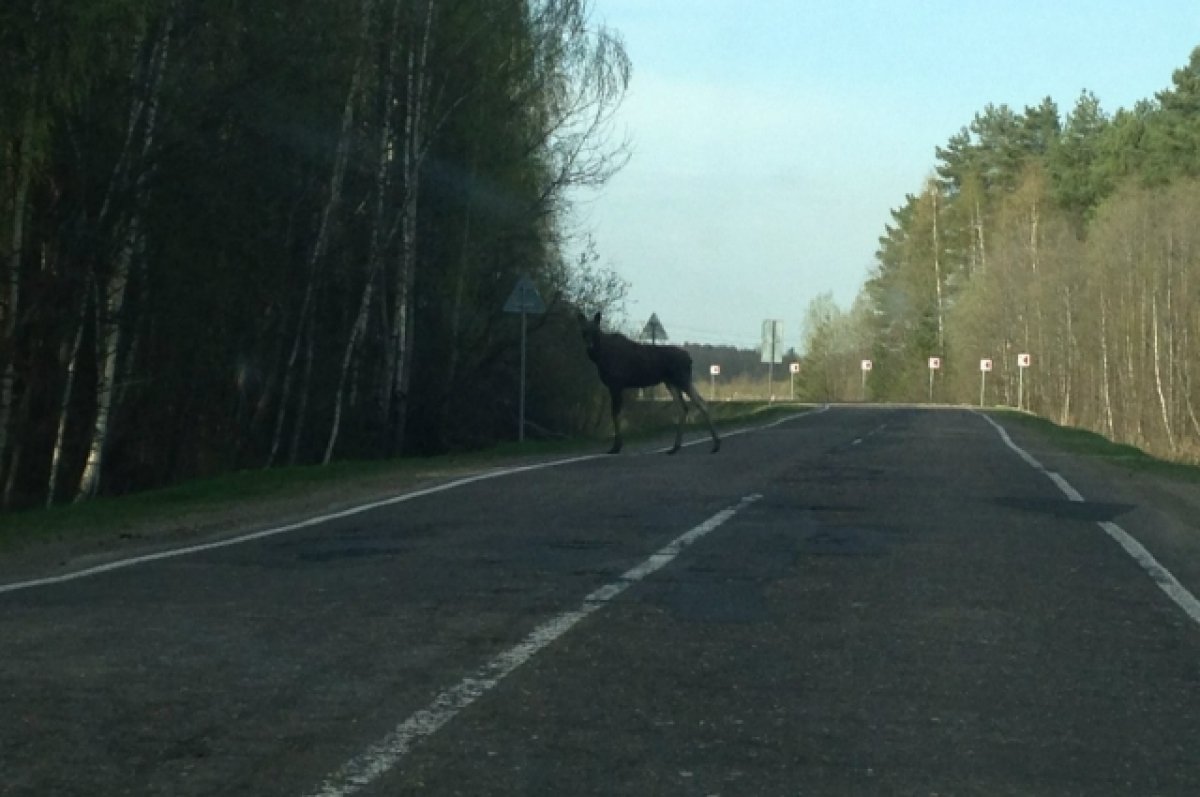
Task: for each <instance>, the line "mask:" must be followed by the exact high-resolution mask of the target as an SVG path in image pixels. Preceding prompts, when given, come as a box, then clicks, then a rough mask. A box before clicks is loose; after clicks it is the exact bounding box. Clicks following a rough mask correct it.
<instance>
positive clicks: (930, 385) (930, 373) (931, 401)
mask: <svg viewBox="0 0 1200 797" xmlns="http://www.w3.org/2000/svg"><path fill="white" fill-rule="evenodd" d="M929 403H930V404H932V403H933V369H932V368H930V369H929Z"/></svg>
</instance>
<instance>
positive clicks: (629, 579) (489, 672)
mask: <svg viewBox="0 0 1200 797" xmlns="http://www.w3.org/2000/svg"><path fill="white" fill-rule="evenodd" d="M761 497H762V496H761V495H758V494H754V495H748V496H746V497H745V498H743V499H742V500H741V501H739V502H738V503H737V504H735V505H733V506H731V507H728V508H726V509H722V510H721V511H720V512H718V513H716V514H715V515H713V516H712V517H710V518H709V519H708V520H706V521H704V522H703V523H701V524H700V525H698V526H695V527H693V528H691V529H689V530H688V531H686V532H684V533H683V534H681V535H679V536H678V537H676V538H675V539H674V540H672V541H671V542H670V543H668V544H667V545H666V546H664V547H663V548H660V549H659V550H658V551H656V552H655V553H653V554H651V555H650V556H649V557H647V558H646V559H645V560H644V561H643V562H642V563H641V564H639V565H636V566H635V567H632V568H630V569H629V570H626V571H625V572H624V573H623V574H622V575H621V576H620V577H619V578H618V579H617V580H616V581H613V582H610V583H609V584H606V585H605V586H603V587H600V588H599V589H597V590H593V591H592V592H591V593H589V594H588V595H587V596H586V597H584V599H583V602H582V603H581V604H580V606H579V607H578V608H576V609H571V610H569V611H565V612H562V613H561V614H558V615H556V616H554V617H552V618H551V619H549V620H547V621H546V622H544V623H542V624H541V625H539V626H538V627H537V628H535V629H534V630H533V631H532V632H531V633H530V634H529V635H528V636H527V637H525V639H524V640H522V641H521V642H519V643H517V644H516V645H514V646H513V647H511V648H508V649H507V650H505V651H503V652H502V653H500V654H498V655H497V656H495V657H494V658H493V659H491V660H490V661H488V662H487V663H486V664H484V665H483V666H482V667H480V668H479V669H478V670H476V671H475V672H474V673H472V674H471V675H469V676H467V677H466V678H464V679H463V680H461V681H459V682H458V683H457V684H455V685H454V686H452V687H450V688H448V689H446V690H444V691H443V692H441V693H440V694H439V695H438V696H437V697H435V698H434V699H433V700H432V701H431V702H430V703H429V705H427V706H425V708H423V709H421V710H419V711H417V712H416V713H415V714H413V715H412V716H410V717H408V718H407V719H405V720H404V721H403V722H401V723H400V724H399V725H397V726H396V727H395V728H393V729H392V731H391V732H390V733H388V734H387V735H386V736H384V737H383V738H382V739H380V740H379V741H378V742H375V743H374V744H372V745H371V746H370V747H368V748H367V749H366V750H364V751H363V752H362V753H360V754H359V755H357V756H355V757H354V758H352V759H351V760H350V761H347V762H346V763H345V764H344V765H342V767H341V768H339V769H338V770H337V771H336V772H334V773H333V774H332V775H330V776H329V777H327V778H326V779H325V781H324V782H323V783H322V784H321V785H320V786H319V787H318V788H317V790H316V791H314V792H311V797H348V795H351V794H353V793H355V792H357V791H359V790H360V789H362V788H365V787H366V786H368V785H370V784H371V783H372V782H374V781H376V780H378V779H379V778H380V777H382V776H383V775H385V774H387V773H388V772H390V771H391V770H392V769H394V768H395V767H396V766H397V765H398V764H399V763H400V761H401V760H402V759H403V758H404V756H405V755H406V754H408V752H409V751H410V750H412V749H413V746H414V745H416V744H417V743H418V742H419V741H420V740H421V739H422V738H424V737H426V736H431V735H433V734H434V733H436V732H437V731H438V730H439V729H440V728H441V727H442V726H444V725H445V724H446V723H448V722H449V721H450V720H452V719H454V717H455V716H456V715H457V714H458V713H459V712H460V711H462V710H463V709H465V708H466V707H467V706H469V705H471V704H472V703H474V702H475V701H476V700H478V699H479V698H480V697H482V696H483V695H485V694H486V693H487V692H488V691H489V690H491V689H492V687H494V686H496V685H497V684H498V683H500V681H501V680H502V679H503V678H504V677H505V676H507V675H509V674H511V673H512V672H513V671H514V670H516V669H517V668H518V667H520V666H521V665H522V664H524V663H525V662H527V661H529V660H530V659H531V658H533V656H534V655H536V654H537V653H538V652H539V651H541V650H543V649H544V648H546V647H547V646H549V645H550V644H551V643H553V642H554V641H555V640H556V639H558V638H559V637H561V636H562V635H563V634H565V633H567V632H568V631H570V630H571V629H572V628H573V627H575V625H576V624H577V623H578V622H579V621H580V620H582V619H583V618H585V617H587V616H588V615H590V614H592V613H593V612H596V611H599V610H600V609H602V608H604V607H605V606H606V605H607V604H608V602H609V601H611V600H612V599H613V598H615V597H617V596H618V595H620V594H621V593H622V592H624V591H625V590H627V589H629V587H631V586H633V585H634V584H636V583H637V582H639V581H641V580H642V579H644V578H646V577H647V576H649V575H650V574H652V573H654V572H656V571H658V570H660V569H661V568H663V567H665V566H666V565H668V564H670V563H671V562H672V561H673V560H674V559H675V557H677V556H679V554H680V553H681V552H682V551H683V549H685V548H686V547H688V546H689V545H691V544H693V543H695V542H696V541H697V540H699V539H700V538H701V537H704V536H705V535H706V534H709V533H711V532H712V531H714V530H715V529H717V528H718V527H720V526H721V525H723V524H724V523H725V522H726V521H728V520H729V519H730V518H732V517H733V516H734V515H736V514H737V513H738V512H739V511H741V510H742V509H744V508H745V507H747V506H749V505H750V504H752V503H754V502H755V501H757V500H759V499H760V498H761Z"/></svg>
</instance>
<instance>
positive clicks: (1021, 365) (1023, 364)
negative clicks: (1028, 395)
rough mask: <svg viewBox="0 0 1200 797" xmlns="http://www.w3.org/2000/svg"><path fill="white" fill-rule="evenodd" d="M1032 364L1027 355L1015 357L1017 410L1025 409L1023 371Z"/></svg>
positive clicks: (1031, 359) (1030, 358)
mask: <svg viewBox="0 0 1200 797" xmlns="http://www.w3.org/2000/svg"><path fill="white" fill-rule="evenodd" d="M1032 362H1033V358H1032V357H1030V356H1029V355H1028V354H1018V355H1017V374H1018V376H1017V409H1019V410H1023V409H1025V369H1026V368H1028V367H1029V366H1030V364H1031V363H1032Z"/></svg>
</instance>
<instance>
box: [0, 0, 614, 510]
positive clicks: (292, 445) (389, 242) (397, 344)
mask: <svg viewBox="0 0 1200 797" xmlns="http://www.w3.org/2000/svg"><path fill="white" fill-rule="evenodd" d="M630 69H631V68H630V63H629V61H628V58H627V56H626V54H625V51H624V48H623V45H622V43H621V40H620V38H619V37H618V36H617V35H616V34H614V33H613V32H611V31H609V30H607V29H605V28H604V27H602V26H598V25H596V24H594V23H593V21H592V20H591V12H590V9H589V7H588V5H587V2H586V0H453V1H452V2H445V0H349V1H348V0H302V1H301V2H294V1H293V0H287V1H286V2H284V0H256V2H253V3H246V2H230V1H229V0H213V1H212V2H203V3H201V2H194V1H192V0H166V2H162V1H154V2H152V1H151V0H97V1H96V2H89V3H78V2H64V1H63V0H9V2H5V3H4V4H3V6H2V8H0V70H2V72H3V74H4V75H5V76H6V78H5V80H4V81H2V82H0V492H2V495H3V505H4V506H6V507H14V506H28V505H34V504H45V503H51V502H54V501H65V500H78V499H81V498H86V497H89V496H92V495H95V494H97V493H98V492H104V493H109V494H112V493H119V492H124V491H128V490H132V489H138V488H144V487H147V486H153V485H157V484H163V483H167V482H171V481H177V480H179V479H183V478H188V477H192V476H196V475H203V474H209V473H215V472H220V471H223V470H229V469H233V468H250V467H264V466H271V465H279V464H288V463H315V462H323V461H329V459H330V458H331V457H377V456H391V455H395V454H397V453H425V452H437V451H446V450H452V449H455V448H461V447H467V446H472V445H477V444H479V443H481V442H488V441H493V440H495V439H497V438H499V437H512V436H513V433H514V424H515V422H516V410H515V406H516V402H517V380H518V373H517V368H518V365H517V364H518V362H519V346H518V343H517V342H518V340H519V335H520V333H519V330H520V326H519V321H517V318H518V316H513V315H510V314H505V313H503V312H502V307H503V304H504V302H505V298H506V297H507V296H508V294H509V293H510V292H511V291H512V289H513V286H514V285H515V284H516V281H517V279H518V278H519V276H521V275H529V276H530V277H531V278H532V279H533V281H534V282H535V284H536V285H537V286H538V289H539V292H540V293H541V295H542V297H543V298H544V300H545V303H546V305H547V309H548V312H547V313H546V314H545V315H541V316H536V317H532V318H531V320H530V325H531V330H532V334H531V341H532V343H531V346H530V358H531V359H530V369H531V370H532V371H533V372H535V373H553V374H555V375H556V378H555V379H554V380H553V387H554V389H553V391H551V390H549V389H548V388H547V384H548V383H549V382H550V380H536V379H535V380H531V388H530V389H531V393H530V396H529V406H530V417H531V418H533V419H535V420H536V422H537V423H538V424H540V425H541V426H542V427H550V428H571V426H572V425H573V424H576V425H577V424H578V423H579V422H580V419H581V418H583V417H590V413H591V412H592V407H591V397H592V395H593V390H594V382H595V379H594V373H592V372H590V371H589V370H588V368H590V364H589V363H587V361H586V359H585V358H583V357H582V356H581V355H582V349H581V347H580V343H579V336H578V330H577V328H576V327H575V325H574V318H573V308H574V307H575V306H586V307H588V308H595V309H604V308H607V307H610V306H611V305H612V304H613V303H618V304H619V303H620V301H621V299H622V296H623V293H624V290H625V285H624V283H623V282H622V281H621V280H620V279H619V278H617V277H616V276H615V275H614V274H613V273H612V272H611V271H609V270H607V269H605V268H603V267H601V266H599V265H598V263H597V261H598V258H597V257H596V255H595V253H594V248H589V247H587V246H586V245H579V244H578V242H575V243H574V244H572V245H570V246H568V245H567V244H568V239H567V236H568V235H570V234H572V233H571V230H570V229H569V228H568V225H567V222H566V219H567V210H568V208H569V200H570V195H571V192H572V191H575V190H577V189H581V188H586V187H590V186H597V185H600V184H602V183H603V182H604V181H605V180H606V179H607V178H608V177H609V176H611V174H613V173H614V172H615V170H617V169H619V168H620V167H621V166H622V165H623V163H624V162H625V160H626V158H627V156H628V152H627V149H628V148H627V145H626V143H625V142H624V141H623V140H621V139H620V137H619V136H617V135H614V131H613V130H612V124H611V122H612V116H613V113H614V111H615V110H616V108H617V107H618V105H619V103H620V101H621V99H622V97H623V95H624V93H625V90H626V87H627V85H628V81H629V79H630ZM567 252H575V253H577V252H584V254H583V255H582V256H581V255H578V254H573V255H570V256H568V255H567V254H566V253H567Z"/></svg>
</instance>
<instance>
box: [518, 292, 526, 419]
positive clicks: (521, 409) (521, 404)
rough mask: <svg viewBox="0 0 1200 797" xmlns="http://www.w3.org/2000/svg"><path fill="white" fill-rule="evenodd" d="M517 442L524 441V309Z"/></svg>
mask: <svg viewBox="0 0 1200 797" xmlns="http://www.w3.org/2000/svg"><path fill="white" fill-rule="evenodd" d="M518 404H519V409H518V411H517V414H518V415H519V416H520V417H519V418H518V420H517V442H518V443H524V442H525V311H524V310H522V311H521V398H520V401H519V402H518Z"/></svg>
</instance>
